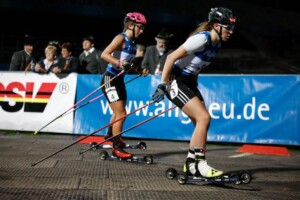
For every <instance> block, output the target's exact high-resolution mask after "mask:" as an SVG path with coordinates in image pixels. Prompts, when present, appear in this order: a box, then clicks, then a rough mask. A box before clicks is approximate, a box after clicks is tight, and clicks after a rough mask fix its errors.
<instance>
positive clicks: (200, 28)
mask: <svg viewBox="0 0 300 200" xmlns="http://www.w3.org/2000/svg"><path fill="white" fill-rule="evenodd" d="M212 29H213V23H211V22H209V21H206V22H202V23H200V24H199V25H198V27H197V28H196V29H195V30H194V31H193V32H192V33H191V34H190V36H191V35H194V34H196V33H198V32H201V31H211V30H212Z"/></svg>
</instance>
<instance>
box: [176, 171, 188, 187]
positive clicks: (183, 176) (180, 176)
mask: <svg viewBox="0 0 300 200" xmlns="http://www.w3.org/2000/svg"><path fill="white" fill-rule="evenodd" d="M188 178H189V176H188V175H186V174H185V173H181V174H178V176H177V181H178V183H179V184H180V185H184V184H186V183H187V181H188Z"/></svg>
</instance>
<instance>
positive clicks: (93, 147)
mask: <svg viewBox="0 0 300 200" xmlns="http://www.w3.org/2000/svg"><path fill="white" fill-rule="evenodd" d="M90 148H92V150H94V151H96V150H97V148H98V147H97V143H96V142H90Z"/></svg>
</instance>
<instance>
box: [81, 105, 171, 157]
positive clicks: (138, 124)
mask: <svg viewBox="0 0 300 200" xmlns="http://www.w3.org/2000/svg"><path fill="white" fill-rule="evenodd" d="M175 107H176V106H173V107H171V108H169V109H167V110H165V111H163V112H161V113H159V114H157V115H154V116H153V117H150V118H148V119H146V120H144V121H142V122H140V123H137V124H136V125H134V126H132V127H130V128H128V129H126V130H124V131H122V132H121V133H119V134H117V135H113V136H111V137H109V138H107V139H106V140H104V141H102V142H100V143H98V144H96V145H93V147H91V148H89V149H87V150H85V151H82V152H79V155H81V154H83V153H85V152H87V151H89V150H91V149H94V148H96V147H98V146H100V145H101V144H103V143H105V142H107V141H109V140H111V139H113V138H115V137H118V136H119V135H122V134H123V133H126V132H128V131H130V130H132V129H134V128H136V127H138V126H140V125H142V124H144V123H146V122H148V121H150V120H152V119H154V118H156V117H158V116H159V115H162V114H163V113H165V112H168V111H170V110H172V109H174V108H175Z"/></svg>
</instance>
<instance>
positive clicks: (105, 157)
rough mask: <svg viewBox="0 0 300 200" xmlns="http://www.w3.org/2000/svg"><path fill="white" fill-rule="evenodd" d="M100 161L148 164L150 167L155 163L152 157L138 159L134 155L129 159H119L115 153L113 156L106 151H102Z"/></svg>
mask: <svg viewBox="0 0 300 200" xmlns="http://www.w3.org/2000/svg"><path fill="white" fill-rule="evenodd" d="M100 159H101V160H119V161H127V162H135V163H146V164H148V165H151V164H152V163H153V157H152V155H147V156H143V157H138V156H135V155H132V156H131V157H129V158H120V157H117V156H116V155H115V154H114V153H113V154H112V155H108V153H107V151H105V150H102V151H101V153H100Z"/></svg>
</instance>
